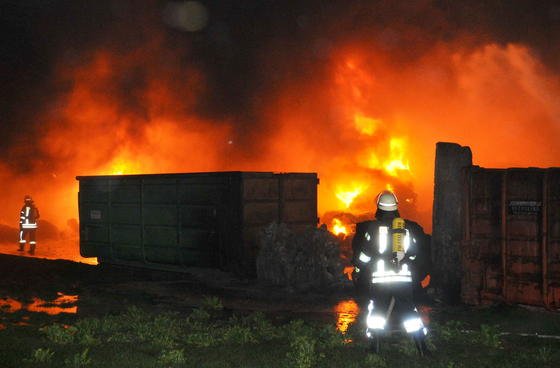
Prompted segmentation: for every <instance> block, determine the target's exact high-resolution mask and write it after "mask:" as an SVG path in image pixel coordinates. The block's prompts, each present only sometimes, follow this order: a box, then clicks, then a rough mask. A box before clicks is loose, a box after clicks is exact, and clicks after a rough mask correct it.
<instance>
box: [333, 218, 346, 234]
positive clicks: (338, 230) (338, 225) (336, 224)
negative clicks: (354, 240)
mask: <svg viewBox="0 0 560 368" xmlns="http://www.w3.org/2000/svg"><path fill="white" fill-rule="evenodd" d="M332 232H333V234H334V235H340V234H344V235H348V230H347V229H346V226H344V225H343V224H342V221H340V220H339V219H337V218H334V219H333V220H332Z"/></svg>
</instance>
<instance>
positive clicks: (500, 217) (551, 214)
mask: <svg viewBox="0 0 560 368" xmlns="http://www.w3.org/2000/svg"><path fill="white" fill-rule="evenodd" d="M464 184H465V185H464V208H463V209H464V218H463V221H464V224H463V229H464V236H463V241H462V242H461V246H460V248H461V249H460V250H461V252H460V253H461V255H462V256H461V258H462V268H463V278H462V283H461V291H462V299H463V301H465V302H467V303H471V304H479V303H487V302H493V301H505V302H508V303H519V304H529V305H538V306H545V307H548V308H560V169H559V168H548V169H539V168H509V169H487V168H481V167H478V166H470V167H468V168H466V170H465V176H464Z"/></svg>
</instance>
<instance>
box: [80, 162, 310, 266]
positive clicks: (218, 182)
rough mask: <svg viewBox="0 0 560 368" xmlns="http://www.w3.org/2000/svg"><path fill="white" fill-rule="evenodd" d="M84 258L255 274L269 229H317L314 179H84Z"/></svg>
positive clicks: (247, 175) (230, 175) (254, 175)
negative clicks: (280, 225)
mask: <svg viewBox="0 0 560 368" xmlns="http://www.w3.org/2000/svg"><path fill="white" fill-rule="evenodd" d="M77 179H78V181H79V184H80V189H79V215H80V252H81V254H82V256H84V257H98V258H99V260H100V262H102V263H120V264H131V265H140V266H143V267H151V268H170V269H180V268H184V267H188V266H204V267H220V268H224V269H231V270H235V271H237V272H239V273H245V274H254V267H255V266H254V261H255V258H256V255H257V252H258V249H257V234H258V232H259V231H260V230H261V229H262V227H263V226H266V225H268V224H269V223H271V222H273V221H276V222H284V223H287V224H288V225H289V226H291V227H292V228H294V229H300V228H303V227H305V226H316V224H317V184H318V179H317V175H316V174H314V173H284V174H274V173H258V172H216V173H188V174H154V175H123V176H79V177H77Z"/></svg>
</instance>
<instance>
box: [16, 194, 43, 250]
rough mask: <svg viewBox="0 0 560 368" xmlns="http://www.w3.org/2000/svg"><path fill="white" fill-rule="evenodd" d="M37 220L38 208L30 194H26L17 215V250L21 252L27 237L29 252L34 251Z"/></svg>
mask: <svg viewBox="0 0 560 368" xmlns="http://www.w3.org/2000/svg"><path fill="white" fill-rule="evenodd" d="M37 220H39V209H38V208H37V207H36V206H35V202H33V199H32V198H31V196H30V195H26V196H25V197H24V198H23V207H22V208H21V212H20V215H19V249H18V250H19V251H21V252H23V250H24V247H25V243H26V238H27V237H29V254H33V253H35V246H36V244H37V241H36V237H35V232H36V231H37Z"/></svg>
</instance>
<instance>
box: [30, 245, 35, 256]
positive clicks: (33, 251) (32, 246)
mask: <svg viewBox="0 0 560 368" xmlns="http://www.w3.org/2000/svg"><path fill="white" fill-rule="evenodd" d="M29 254H35V244H30V245H29Z"/></svg>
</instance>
